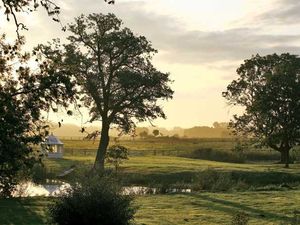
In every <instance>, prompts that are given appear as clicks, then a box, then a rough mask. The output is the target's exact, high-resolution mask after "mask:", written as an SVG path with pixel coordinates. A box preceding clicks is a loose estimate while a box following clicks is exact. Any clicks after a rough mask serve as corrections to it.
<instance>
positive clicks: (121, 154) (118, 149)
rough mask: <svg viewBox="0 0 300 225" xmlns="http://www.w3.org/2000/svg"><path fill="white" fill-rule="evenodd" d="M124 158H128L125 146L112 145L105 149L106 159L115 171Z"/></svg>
mask: <svg viewBox="0 0 300 225" xmlns="http://www.w3.org/2000/svg"><path fill="white" fill-rule="evenodd" d="M124 160H128V149H127V148H126V147H124V146H122V145H113V146H111V147H109V148H108V149H107V152H106V161H107V162H108V163H111V164H112V165H113V166H114V167H115V170H116V172H117V171H118V168H119V166H120V164H121V163H123V161H124Z"/></svg>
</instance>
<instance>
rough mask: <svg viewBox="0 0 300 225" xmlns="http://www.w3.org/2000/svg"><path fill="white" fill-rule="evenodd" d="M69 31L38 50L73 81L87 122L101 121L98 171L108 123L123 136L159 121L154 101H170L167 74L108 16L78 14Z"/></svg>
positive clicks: (139, 39) (143, 42)
mask: <svg viewBox="0 0 300 225" xmlns="http://www.w3.org/2000/svg"><path fill="white" fill-rule="evenodd" d="M69 30H70V31H71V32H72V33H73V35H71V36H69V37H68V40H69V43H68V44H65V45H63V46H61V45H59V42H57V41H56V42H54V43H52V45H48V46H42V45H41V46H39V49H40V50H41V51H42V52H43V54H44V55H45V56H46V57H47V59H49V60H51V61H52V63H53V64H55V65H57V68H60V69H59V70H60V71H62V72H64V73H67V74H71V75H72V76H74V77H75V79H76V80H77V84H78V87H79V94H80V96H81V98H80V100H81V101H82V102H83V104H84V106H85V107H87V108H88V109H89V113H90V120H89V121H90V122H93V121H95V120H101V122H102V127H101V139H100V144H99V148H98V153H97V157H96V162H95V167H97V166H99V167H101V168H103V166H104V158H105V153H106V149H107V146H108V143H109V135H108V133H109V128H110V126H111V125H112V124H114V125H116V126H117V127H118V128H119V129H121V130H123V131H124V132H126V133H128V132H130V131H131V130H133V129H134V127H135V124H136V122H143V121H147V120H150V121H151V120H153V119H156V118H158V117H162V118H165V114H164V112H163V109H162V107H161V106H159V105H158V103H157V101H158V100H159V99H170V98H171V97H172V94H173V91H172V90H171V88H170V87H169V83H170V79H169V74H168V73H162V72H160V71H158V70H157V69H156V68H155V67H154V66H153V65H152V63H151V59H152V56H153V54H154V53H156V52H157V51H156V50H155V49H154V48H153V47H152V45H151V43H150V42H149V41H147V39H146V38H145V37H144V36H136V35H134V34H133V32H132V31H131V30H130V29H129V28H126V27H123V26H122V21H121V20H120V19H118V18H117V17H116V16H115V15H113V14H108V15H103V14H90V15H88V16H84V15H82V16H80V17H78V18H76V19H75V23H73V24H71V25H70V26H69Z"/></svg>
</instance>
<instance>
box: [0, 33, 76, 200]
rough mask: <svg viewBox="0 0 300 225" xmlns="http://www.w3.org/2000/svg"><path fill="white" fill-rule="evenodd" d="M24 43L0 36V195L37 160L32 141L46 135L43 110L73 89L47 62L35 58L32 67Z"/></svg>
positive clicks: (63, 101)
mask: <svg viewBox="0 0 300 225" xmlns="http://www.w3.org/2000/svg"><path fill="white" fill-rule="evenodd" d="M23 44H24V41H23V38H20V39H18V40H17V41H16V42H15V43H14V44H9V43H7V42H6V41H5V35H3V36H1V37H0V197H1V196H9V195H10V193H11V192H12V190H13V188H14V186H15V184H16V183H17V182H18V181H19V180H18V174H20V172H22V171H23V172H24V171H26V170H28V169H30V167H31V166H33V164H34V163H35V162H37V160H39V156H38V155H36V154H34V151H33V145H35V144H39V143H40V142H41V141H42V140H43V138H44V136H45V135H47V124H46V123H45V121H44V119H43V118H42V115H41V113H42V111H48V110H49V109H51V108H53V109H57V106H58V105H63V106H67V104H68V101H69V98H72V96H73V95H74V93H75V92H74V90H73V87H74V85H73V84H72V81H71V80H70V79H69V77H67V76H66V75H65V74H62V73H57V72H56V71H55V68H53V67H52V66H50V65H48V64H47V62H45V61H44V62H39V60H38V59H36V60H37V61H38V62H37V64H38V65H39V66H38V67H37V68H35V69H34V70H33V69H31V68H30V67H29V66H28V60H29V59H30V57H31V56H30V54H29V53H26V52H22V50H21V47H22V45H23ZM34 54H36V53H34ZM33 57H34V58H36V56H34V55H33Z"/></svg>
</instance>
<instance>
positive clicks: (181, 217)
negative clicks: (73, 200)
mask: <svg viewBox="0 0 300 225" xmlns="http://www.w3.org/2000/svg"><path fill="white" fill-rule="evenodd" d="M50 203H51V199H49V198H27V199H2V200H0V218H1V224H3V225H5V224H18V225H23V224H24V225H25V224H31V225H35V224H39V225H40V224H45V221H46V220H47V213H46V207H47V205H49V204H50ZM135 204H136V206H138V212H137V214H136V222H137V224H140V225H141V224H147V225H156V224H161V225H171V224H179V225H180V224H190V225H196V224H197V225H198V224H230V223H231V219H232V216H233V215H234V214H235V213H237V212H240V211H243V212H245V213H247V214H248V215H249V218H250V221H249V224H250V225H251V224H253V225H254V224H264V225H265V224H285V225H287V224H291V223H292V222H293V220H294V217H295V213H294V212H295V211H297V210H298V208H299V205H300V191H285V192H278V191H269V192H235V193H196V194H168V195H146V196H139V197H137V198H136V200H135ZM274 206H276V207H274Z"/></svg>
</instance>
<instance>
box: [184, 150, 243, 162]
mask: <svg viewBox="0 0 300 225" xmlns="http://www.w3.org/2000/svg"><path fill="white" fill-rule="evenodd" d="M181 156H183V157H187V158H193V159H205V160H213V161H219V162H231V163H243V162H244V161H245V157H244V155H243V154H241V153H238V152H234V151H228V150H216V149H212V148H200V149H196V150H193V151H192V152H188V153H184V154H183V155H181Z"/></svg>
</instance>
